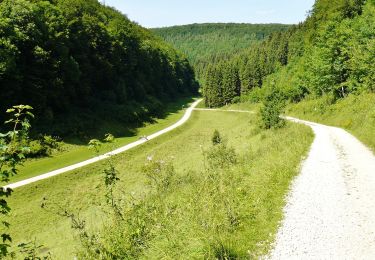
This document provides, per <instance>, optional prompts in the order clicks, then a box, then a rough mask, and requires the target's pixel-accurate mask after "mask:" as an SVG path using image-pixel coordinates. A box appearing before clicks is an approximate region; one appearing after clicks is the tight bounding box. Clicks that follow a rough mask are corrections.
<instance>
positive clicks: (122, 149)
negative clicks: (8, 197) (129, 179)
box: [3, 99, 202, 189]
mask: <svg viewBox="0 0 375 260" xmlns="http://www.w3.org/2000/svg"><path fill="white" fill-rule="evenodd" d="M201 101H202V99H199V100H197V101H195V102H194V103H193V104H192V105H191V106H190V107H189V108H188V109H187V110H186V112H185V114H184V116H183V117H182V118H181V119H180V120H179V121H178V122H176V123H175V124H173V125H171V126H169V127H167V128H165V129H163V130H160V131H158V132H156V133H154V134H152V135H150V136H147V139H146V138H144V139H140V140H138V141H136V142H133V143H130V144H127V145H125V146H123V147H120V148H118V149H116V150H114V151H111V152H108V153H106V154H103V155H100V156H97V157H94V158H92V159H89V160H86V161H83V162H80V163H77V164H73V165H71V166H68V167H64V168H61V169H58V170H55V171H51V172H48V173H45V174H42V175H39V176H35V177H33V178H29V179H26V180H23V181H19V182H16V183H12V184H9V185H6V186H4V187H3V188H5V189H6V188H11V189H15V188H19V187H22V186H25V185H28V184H31V183H34V182H37V181H40V180H44V179H47V178H51V177H53V176H56V175H59V174H62V173H66V172H69V171H72V170H75V169H78V168H82V167H84V166H87V165H89V164H93V163H96V162H99V161H102V160H105V159H107V158H108V157H111V156H113V155H116V154H120V153H123V152H125V151H127V150H130V149H132V148H134V147H136V146H139V145H141V144H144V143H146V142H147V141H148V140H152V139H155V138H157V137H159V136H161V135H163V134H165V133H168V132H170V131H172V130H173V129H176V128H177V127H179V126H181V125H183V124H185V123H186V122H187V121H188V120H189V118H190V116H191V113H192V112H193V110H194V108H195V107H196V106H197V105H198V104H199V103H200V102H201Z"/></svg>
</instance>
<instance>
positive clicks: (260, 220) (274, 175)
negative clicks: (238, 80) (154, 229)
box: [10, 111, 313, 259]
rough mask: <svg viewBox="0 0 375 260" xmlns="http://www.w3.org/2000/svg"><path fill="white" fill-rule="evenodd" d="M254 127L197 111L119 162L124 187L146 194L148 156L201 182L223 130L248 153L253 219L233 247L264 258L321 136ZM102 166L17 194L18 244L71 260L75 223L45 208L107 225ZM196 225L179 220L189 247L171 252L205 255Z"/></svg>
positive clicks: (248, 209) (244, 207) (243, 172)
mask: <svg viewBox="0 0 375 260" xmlns="http://www.w3.org/2000/svg"><path fill="white" fill-rule="evenodd" d="M254 125H256V117H255V116H254V115H250V114H242V113H241V114H240V113H238V114H234V113H229V112H215V113H212V112H206V111H204V112H203V111H196V112H194V114H193V117H192V119H191V120H190V121H189V122H188V123H187V124H185V125H184V126H182V127H181V128H179V129H176V130H174V131H173V132H171V133H168V134H166V135H164V136H162V137H160V138H158V139H156V140H153V141H150V142H149V143H147V144H145V145H143V146H140V147H137V148H135V149H133V150H131V151H129V152H127V153H124V154H121V155H119V156H117V157H116V158H115V164H116V167H117V168H118V170H119V171H120V177H121V179H122V180H121V189H123V190H125V191H131V192H136V193H137V192H140V191H142V190H143V189H144V187H145V177H144V175H143V173H142V171H141V168H142V165H144V162H145V159H146V157H147V156H148V155H154V156H155V157H158V158H171V156H173V164H174V166H175V168H176V171H177V172H178V174H180V175H181V178H182V177H184V176H185V177H188V178H187V179H189V178H192V180H194V179H198V178H199V176H198V174H199V171H200V170H202V168H203V155H202V151H201V149H202V148H201V145H202V146H203V149H206V148H207V147H208V146H210V138H211V135H212V132H213V131H214V129H218V130H219V131H220V132H221V133H222V134H223V135H224V136H226V137H228V139H229V145H231V146H233V147H235V149H236V152H237V153H238V154H239V155H240V164H239V165H238V166H237V167H238V168H236V173H237V172H238V177H239V178H241V187H238V189H240V190H242V191H243V192H242V193H241V194H243V196H242V197H241V199H243V201H242V203H241V209H240V210H241V211H242V212H243V213H244V214H246V216H247V217H246V219H245V220H244V223H243V225H242V227H241V229H240V230H238V231H237V232H236V233H235V234H233V238H232V239H233V247H234V249H235V250H236V251H237V252H239V254H247V251H248V250H250V251H251V252H258V253H261V252H263V251H264V250H266V249H267V245H268V244H269V243H265V244H264V245H262V244H259V243H260V242H262V241H267V240H269V239H270V236H269V235H270V233H271V234H274V233H275V232H276V229H277V223H278V221H280V220H281V218H282V207H283V206H284V195H285V194H286V192H287V190H288V187H289V184H290V181H291V180H292V178H293V177H294V176H295V175H296V173H297V172H298V165H299V164H300V162H301V157H302V155H303V154H305V153H306V151H307V150H308V148H309V146H310V144H311V142H312V139H313V135H312V132H311V131H310V130H309V128H307V127H305V126H301V125H294V124H288V125H287V127H286V128H284V129H280V130H271V131H260V130H259V129H257V128H256V127H255V126H254ZM102 169H103V162H101V163H97V164H94V165H91V166H88V167H86V168H83V169H80V170H76V171H74V172H71V173H68V174H63V175H60V176H57V177H55V178H52V179H48V180H44V181H41V182H39V183H37V184H32V185H29V186H27V187H23V188H20V189H17V190H16V192H15V193H14V196H12V198H11V199H10V205H11V206H12V208H13V210H12V216H11V219H10V222H11V223H12V227H11V230H10V231H11V233H12V234H13V236H14V240H15V242H16V243H18V242H21V241H28V240H32V239H34V238H35V239H36V240H37V242H38V243H39V244H43V245H45V246H46V248H45V249H44V250H46V251H47V250H49V251H51V252H52V253H53V256H54V257H55V259H68V258H70V259H71V258H72V256H73V252H74V250H75V247H76V246H77V243H76V242H74V241H73V235H72V231H71V230H70V225H69V222H68V221H67V220H65V219H61V218H60V217H58V216H56V215H55V214H53V213H49V212H46V211H44V210H42V209H41V208H40V202H41V200H42V198H43V197H47V198H48V199H49V201H50V203H52V204H53V203H58V204H59V205H61V206H62V207H64V208H68V209H70V210H74V211H79V212H81V213H80V214H81V215H82V216H84V217H85V218H87V219H88V222H89V223H96V224H98V223H100V222H101V221H102V218H101V213H100V209H99V208H100V204H101V203H102V200H101V199H100V198H102V197H103V194H101V192H102V191H103V184H102V174H101V170H102ZM185 179H186V178H185ZM198 185H199V184H198ZM200 185H202V184H200ZM180 196H189V193H185V192H182V191H181V192H180V191H176V196H175V198H176V199H177V200H181V201H183V200H184V199H186V198H183V197H180ZM52 208H53V207H52ZM90 220H91V221H90ZM189 221H190V220H189V219H184V218H183V217H182V219H179V220H178V221H177V222H176V223H175V225H176V229H175V230H176V233H178V231H179V230H180V228H182V227H184V226H185V227H186V226H188V227H189V234H188V236H187V235H186V236H185V235H183V236H182V238H183V239H185V240H188V241H187V243H186V244H184V245H186V248H184V250H182V251H179V249H176V248H174V249H171V250H170V254H174V256H176V257H178V255H177V254H182V255H180V256H179V257H185V258H186V257H187V258H188V257H189V255H186V254H190V255H191V256H193V255H195V256H197V257H202V255H199V253H197V252H199V249H201V248H199V247H200V246H201V245H200V244H194V243H189V242H191V241H190V240H192V241H193V240H194V239H195V237H198V235H199V232H198V233H196V232H195V230H194V229H191V228H190V223H189ZM182 230H183V228H182ZM271 240H272V237H271ZM183 242H184V241H183ZM153 246H155V247H156V248H153ZM160 246H161V245H160V243H158V241H154V243H153V244H152V245H151V249H150V254H151V255H152V252H153V250H152V249H154V250H157V249H158V248H160ZM189 246H190V247H189ZM173 250H175V251H176V250H177V252H173ZM154 252H155V251H154ZM166 252H168V251H166ZM197 254H198V255H197ZM151 255H149V256H151ZM154 257H155V256H154ZM146 258H147V256H146Z"/></svg>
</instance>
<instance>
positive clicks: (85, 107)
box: [0, 0, 198, 136]
mask: <svg viewBox="0 0 375 260" xmlns="http://www.w3.org/2000/svg"><path fill="white" fill-rule="evenodd" d="M0 88H1V91H0V100H1V102H0V110H1V111H3V110H4V109H5V108H7V107H10V106H11V105H13V104H25V103H26V104H29V105H31V106H33V107H34V108H35V114H36V118H38V120H37V121H36V122H34V123H33V125H35V126H36V128H37V129H39V130H38V131H42V132H45V133H53V134H58V135H62V136H64V135H67V134H76V133H78V132H82V131H86V130H87V129H88V128H95V127H96V126H97V125H98V124H99V123H101V122H102V121H106V120H108V119H110V120H113V121H117V122H121V123H124V124H135V123H139V122H142V121H144V120H146V119H147V118H149V117H150V116H155V115H158V114H160V113H162V102H163V101H168V100H173V99H175V98H177V97H180V96H183V95H187V94H191V93H196V92H197V90H198V85H197V83H196V81H195V76H194V72H193V69H192V68H191V66H190V65H189V63H188V61H187V59H186V58H185V57H184V56H182V55H180V54H179V53H177V52H176V51H175V50H174V49H173V48H172V47H171V46H170V45H168V44H166V43H164V42H163V41H162V40H160V39H159V38H158V37H155V36H154V35H153V34H152V33H151V32H149V31H148V30H146V29H144V28H142V27H140V26H139V25H137V24H135V23H133V22H131V21H130V20H129V19H128V18H126V17H125V16H124V15H123V14H121V13H120V12H118V11H116V10H115V9H113V8H110V7H106V6H103V5H101V4H100V3H99V2H98V1H97V0H51V1H42V0H34V1H27V0H3V1H0Z"/></svg>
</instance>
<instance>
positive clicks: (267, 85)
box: [177, 0, 375, 107]
mask: <svg viewBox="0 0 375 260" xmlns="http://www.w3.org/2000/svg"><path fill="white" fill-rule="evenodd" d="M374 5H375V4H374V1H364V0H335V1H328V0H317V1H316V3H315V4H314V7H313V9H312V10H311V12H310V13H309V16H308V18H307V20H306V21H305V22H303V23H301V24H298V25H294V26H292V27H289V29H288V30H287V31H285V30H284V31H283V30H281V31H277V32H273V33H272V34H271V35H270V36H269V37H267V38H266V39H264V40H263V41H261V42H256V43H254V42H252V41H250V40H247V44H248V46H249V47H248V48H245V49H242V50H240V51H238V50H237V51H236V52H233V53H232V54H231V55H229V56H225V57H219V58H217V59H215V60H214V62H212V61H210V62H208V65H207V66H205V67H204V68H203V71H201V72H200V73H201V74H202V75H203V77H202V79H201V82H202V85H203V93H204V96H205V97H206V105H207V106H210V107H216V106H222V105H225V104H228V103H231V102H233V101H236V100H238V97H239V96H243V97H244V98H245V97H249V98H251V99H253V100H255V101H257V100H259V99H262V98H263V97H264V96H266V95H267V93H269V92H273V91H274V92H277V91H281V92H283V95H282V96H283V97H284V98H285V99H288V100H290V101H292V102H297V101H299V100H301V99H303V98H305V97H306V96H308V95H312V96H321V95H332V96H333V97H334V98H336V99H338V98H344V97H346V96H347V95H348V94H350V93H360V92H362V91H375V86H374V82H375V81H374V79H375V76H374V75H375V69H374V66H373V64H375V47H374V46H375V40H374V39H375V7H374ZM177 35H179V34H177ZM213 44H214V42H213ZM197 46H199V45H197ZM191 48H192V49H194V46H191ZM198 49H199V48H198ZM192 55H193V56H194V55H195V52H194V51H193V54H192ZM196 66H197V65H196ZM196 69H197V70H198V71H199V70H201V67H199V65H198V66H197V68H196Z"/></svg>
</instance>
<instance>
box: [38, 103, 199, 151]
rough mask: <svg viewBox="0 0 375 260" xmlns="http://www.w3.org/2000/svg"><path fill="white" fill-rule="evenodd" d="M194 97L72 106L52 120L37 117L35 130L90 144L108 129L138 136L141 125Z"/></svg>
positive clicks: (182, 105)
mask: <svg viewBox="0 0 375 260" xmlns="http://www.w3.org/2000/svg"><path fill="white" fill-rule="evenodd" d="M193 100H194V97H192V96H187V97H180V98H178V99H177V100H175V101H170V102H167V103H165V104H162V103H160V104H158V106H157V107H156V108H155V107H154V108H150V106H148V107H147V106H145V105H140V104H136V105H135V104H131V105H127V106H123V107H118V108H117V107H109V106H103V105H101V106H100V107H97V108H94V109H87V108H83V109H72V110H71V111H69V112H67V113H66V114H65V115H64V116H59V117H56V119H55V120H53V121H51V122H49V123H47V122H45V121H44V122H43V121H42V120H40V121H37V122H36V127H35V128H34V132H35V133H43V134H48V135H53V136H59V137H60V138H62V139H63V140H64V142H65V143H68V144H74V145H86V144H87V143H88V141H89V140H91V139H94V138H95V139H103V137H104V135H105V134H107V133H111V134H113V135H114V136H115V137H116V138H122V137H133V136H137V134H138V131H137V129H138V128H140V127H142V126H144V125H145V124H152V123H155V122H156V120H158V119H165V118H166V117H168V116H169V115H171V114H174V113H177V112H179V111H181V110H182V109H185V108H187V107H188V106H189V104H190V103H192V101H193ZM108 107H109V108H108ZM93 111H94V112H93Z"/></svg>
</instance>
